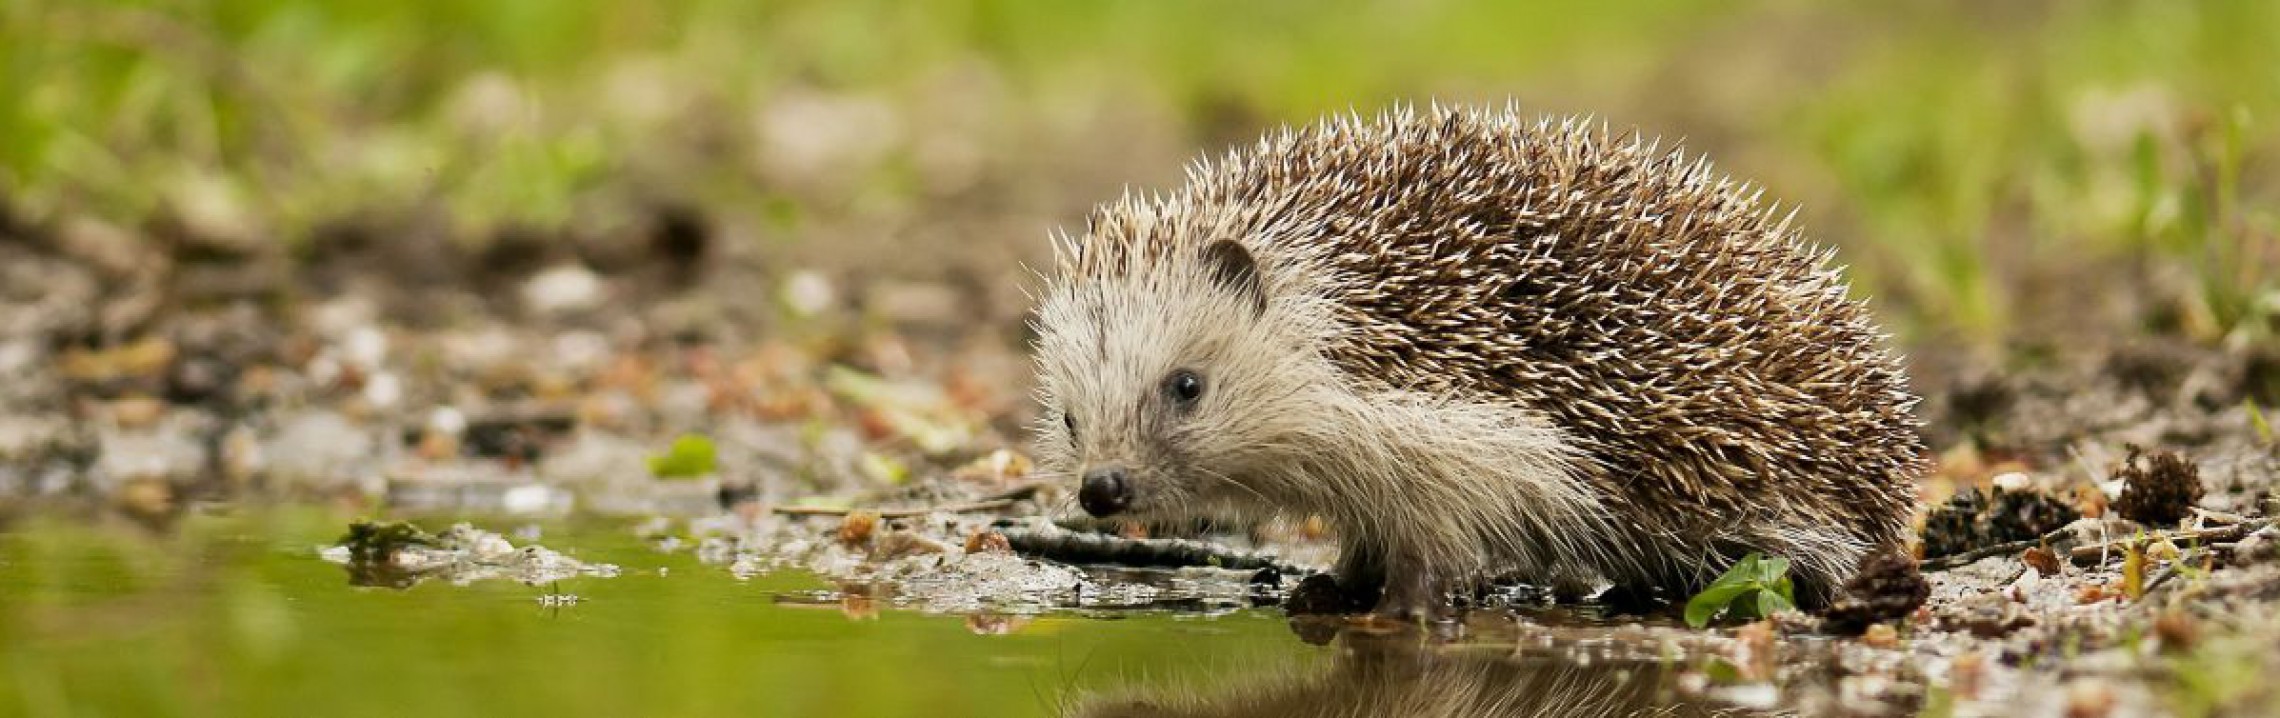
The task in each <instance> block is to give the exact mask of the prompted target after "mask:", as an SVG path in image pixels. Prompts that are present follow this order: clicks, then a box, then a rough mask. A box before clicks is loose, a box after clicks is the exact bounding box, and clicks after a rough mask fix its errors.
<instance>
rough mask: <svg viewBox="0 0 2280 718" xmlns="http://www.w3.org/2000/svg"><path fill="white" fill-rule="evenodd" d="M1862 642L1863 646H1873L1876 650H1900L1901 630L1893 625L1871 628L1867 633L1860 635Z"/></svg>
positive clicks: (1878, 625)
mask: <svg viewBox="0 0 2280 718" xmlns="http://www.w3.org/2000/svg"><path fill="white" fill-rule="evenodd" d="M1860 642H1861V643H1862V644H1863V645H1867V646H1873V647H1876V648H1899V647H1900V631H1899V629H1896V628H1893V627H1892V624H1889V623H1879V624H1876V625H1872V626H1869V627H1868V630H1866V631H1862V632H1861V634H1860Z"/></svg>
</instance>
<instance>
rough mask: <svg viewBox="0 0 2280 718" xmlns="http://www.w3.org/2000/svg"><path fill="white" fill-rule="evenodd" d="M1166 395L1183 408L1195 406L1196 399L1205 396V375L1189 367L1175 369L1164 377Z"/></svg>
mask: <svg viewBox="0 0 2280 718" xmlns="http://www.w3.org/2000/svg"><path fill="white" fill-rule="evenodd" d="M1164 395H1165V396H1169V397H1171V398H1172V403H1173V404H1176V405H1178V406H1179V408H1181V409H1189V408H1193V407H1194V406H1195V401H1196V400H1197V399H1201V398H1203V377H1202V376H1198V375H1197V374H1196V373H1195V372H1194V371H1191V370H1188V369H1180V370H1178V371H1174V372H1172V375H1171V376H1167V377H1164Z"/></svg>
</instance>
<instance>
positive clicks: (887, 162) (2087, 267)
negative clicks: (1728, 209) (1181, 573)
mask: <svg viewBox="0 0 2280 718" xmlns="http://www.w3.org/2000/svg"><path fill="white" fill-rule="evenodd" d="M2275 36H2280V5H2275V4H2273V3H2266V2H2252V1H2248V0H2208V1H2204V2H2188V1H2177V0H2099V1H2096V2H2076V3H2001V4H1995V5H1987V4H1982V3H1967V2H1940V3H1910V4H1843V5H1816V4H1806V3H1795V2H1760V3H1710V2H1679V3H1658V2H1643V1H1639V0H1623V1H1619V2H1607V3H1594V4H1587V5H1582V6H1574V5H1567V4H1560V5H1552V4H1518V3H1493V2H1480V3H1459V2H1358V3H1357V2H1336V3H1314V2H1256V3H1218V2H1201V1H1170V2H1137V1H1124V2H1105V3H1063V2H1050V1H1048V0H968V1H965V2H940V3H890V2H880V1H876V0H863V1H856V2H827V1H824V0H795V1H791V2H772V3H744V2H730V1H727V0H666V1H663V2H629V1H612V2H605V1H595V0H588V1H582V2H559V1H551V0H507V1H502V2H480V3H461V2H445V1H443V0H408V1H399V2H362V1H359V2H339V3H292V2H280V1H278V0H210V1H206V2H187V1H186V2H150V3H134V2H76V1H70V0H24V1H20V2H12V3H8V4H7V5H6V6H4V7H0V85H4V86H5V87H7V88H8V90H7V91H6V92H0V202H5V203H6V206H7V207H8V208H9V209H10V211H11V212H12V213H14V214H15V215H17V216H19V217H20V218H22V219H23V220H24V221H26V222H28V223H30V224H33V225H35V226H47V227H54V226H62V225H64V224H66V223H67V222H69V221H74V220H89V219H92V220H100V221H104V222H109V223H112V224H118V225H124V226H127V227H130V228H132V227H165V226H173V225H183V224H187V225H190V226H191V227H193V228H194V229H199V230H200V231H208V232H220V233H224V234H232V233H234V234H238V235H243V236H244V237H246V238H251V239H253V240H255V241H262V242H274V243H280V244H283V245H285V246H288V247H300V246H304V245H305V244H306V243H307V242H309V241H310V239H311V237H313V236H316V234H317V229H318V228H320V227H324V226H326V225H327V224H328V223H334V222H339V221H343V220H344V219H355V218H368V217H374V216H391V215H405V214H420V215H423V216H434V217H437V218H440V219H441V220H443V221H445V222H446V223H447V224H446V226H448V227H449V228H451V230H452V234H453V236H455V237H456V238H458V239H459V240H461V241H464V242H467V243H470V244H480V243H482V242H485V241H487V240H488V239H489V238H491V237H493V236H495V235H497V234H498V233H500V232H502V231H506V230H510V229H515V230H535V231H537V232H539V233H541V234H568V233H575V232H580V231H597V230H592V229H591V228H596V227H600V228H605V229H604V230H599V231H606V228H609V227H615V226H620V225H622V224H624V223H625V222H626V221H627V218H628V217H632V216H635V215H638V214H639V213H640V212H642V211H644V210H645V208H647V207H649V206H651V205H653V204H655V203H658V202H670V203H677V204H686V205H690V206H694V207H698V208H700V209H703V210H705V211H706V212H707V213H708V214H709V215H711V216H715V217H719V218H722V219H723V221H726V222H730V223H737V222H746V223H749V224H750V225H751V226H755V227H760V228H762V229H763V230H765V231H759V232H756V234H761V235H765V236H768V237H772V238H775V239H778V240H780V241H783V242H786V243H789V244H798V243H802V242H810V241H821V240H818V239H817V238H816V237H817V236H818V235H817V234H816V229H815V228H816V227H817V226H819V224H829V223H830V222H831V221H833V220H835V219H844V218H849V217H853V218H858V219H880V218H885V219H887V220H892V221H899V222H904V223H909V222H913V221H916V220H913V219H912V218H929V217H935V216H939V215H941V214H943V213H944V212H949V211H956V212H962V213H965V214H968V215H972V214H984V215H989V214H1002V215H1005V216H1008V217H1017V218H1021V219H1023V220H1028V219H1030V218H1037V224H1038V225H1039V226H1038V227H1037V234H1036V235H1035V236H1029V237H1011V238H1006V237H991V238H989V239H988V241H1027V242H1030V243H1032V244H1034V245H1035V246H1036V247H1042V246H1043V242H1042V240H1041V239H1039V237H1041V236H1042V233H1043V229H1044V226H1043V225H1045V224H1049V223H1060V224H1065V225H1066V224H1073V223H1074V222H1075V221H1076V220H1077V219H1078V217H1079V216H1080V213H1081V211H1082V208H1083V206H1084V205H1085V204H1087V203H1089V202H1092V201H1097V200H1100V199H1104V198H1105V197H1104V196H1102V195H1104V194H1105V193H1107V192H1111V191H1113V190H1114V189H1115V188H1116V187H1119V186H1122V185H1126V184H1135V185H1160V184H1163V183H1166V182H1169V181H1173V180H1174V179H1176V176H1177V175H1176V171H1177V168H1178V167H1179V166H1180V164H1181V163H1184V162H1186V161H1187V160H1188V159H1189V158H1190V157H1192V156H1193V155H1194V154H1196V153H1198V152H1199V151H1217V149H1218V148H1220V147H1222V146H1224V145H1225V144H1226V143H1228V142H1232V141H1238V140H1240V139H1241V138H1244V137H1246V136H1250V135H1254V134H1256V133H1257V132H1258V131H1259V130H1260V129H1261V128H1264V127H1268V126H1271V125H1274V124H1278V123H1283V122H1295V121H1305V120H1307V119H1311V118H1313V117H1316V116H1318V115H1320V114H1322V113H1325V112H1340V111H1347V110H1361V111H1364V112H1367V111H1370V110H1372V109H1373V108H1377V107H1381V106H1383V105H1385V104H1386V103H1388V102H1393V101H1398V100H1418V101H1422V100H1428V99H1432V98H1444V99H1452V100H1488V101H1502V100H1503V99H1504V98H1507V97H1517V98H1519V99H1520V100H1522V101H1523V102H1524V103H1526V104H1528V105H1529V106H1531V107H1535V108H1540V109H1542V110H1545V111H1552V112H1569V113H1590V114H1596V115H1598V116H1600V117H1602V118H1605V119H1607V120H1609V121H1610V122H1613V123H1616V124H1619V125H1631V124H1637V125H1641V126H1643V127H1645V128H1647V129H1648V130H1650V131H1652V132H1656V133H1662V134H1672V135H1682V136H1685V137H1688V138H1691V139H1690V143H1689V144H1690V146H1691V147H1693V148H1695V149H1699V150H1706V151H1710V152H1712V153H1713V154H1714V155H1715V156H1716V157H1717V158H1718V159H1719V160H1720V161H1721V163H1722V166H1723V167H1724V168H1726V169H1728V170H1730V171H1733V172H1736V173H1737V174H1741V175H1743V176H1746V177H1750V178H1752V179H1756V180H1758V181H1760V182H1761V183H1762V184H1765V185H1766V186H1767V187H1768V188H1769V190H1770V192H1769V195H1770V196H1774V197H1780V198H1783V199H1784V200H1787V201H1789V202H1791V203H1795V204H1800V205H1802V206H1803V208H1804V210H1805V211H1804V215H1803V219H1804V221H1805V222H1806V224H1805V226H1806V227H1807V228H1808V229H1809V230H1811V231H1812V233H1813V234H1814V235H1815V236H1817V237H1819V238H1822V239H1824V240H1826V241H1830V242H1835V243H1837V244H1840V245H1843V247H1844V249H1845V255H1844V256H1845V258H1846V260H1847V261H1848V262H1849V263H1850V264H1851V265H1852V266H1853V267H1854V271H1855V273H1856V276H1858V277H1859V278H1860V280H1861V282H1862V283H1863V285H1864V290H1863V291H1864V292H1865V293H1867V294H1869V295H1871V296H1874V297H1876V298H1877V299H1878V301H1879V302H1880V304H1881V305H1882V306H1883V307H1884V308H1885V310H1886V311H1888V312H1890V313H1892V314H1893V315H1895V318H1896V319H1897V322H1896V323H1897V324H1899V325H1900V326H1901V327H1903V329H1904V331H1905V332H1906V333H1908V334H1909V335H1911V336H1913V337H1916V338H1936V337H1949V338H1961V339H1966V340H1970V341H1993V340H1997V339H1999V338H2002V337H2005V336H2008V335H2010V334H2013V333H2015V332H2017V331H2019V330H2021V329H2022V328H2031V327H2033V326H2034V325H2035V324H2036V323H2037V322H2038V321H2040V320H2041V319H2043V318H2046V317H2048V316H2051V315H2053V314H2056V315H2067V314H2072V313H2083V312H2081V311H2079V310H2080V307H2079V305H2080V304H2081V302H2080V301H2079V299H2080V298H2079V297H2076V296H2074V295H2075V294H2082V293H2087V294H2089V295H2091V296H2093V297H2095V296H2098V295H2100V294H2101V292H2103V293H2104V294H2105V295H2106V296H2113V295H2114V294H2115V293H2142V294H2145V295H2146V296H2144V297H2143V298H2142V300H2139V301H2138V304H2139V305H2140V306H2139V307H2138V310H2137V311H2136V313H2135V314H2133V315H2131V316H2128V317H2125V319H2127V320H2128V321H2134V322H2137V323H2139V324H2140V325H2141V326H2143V327H2146V328H2152V329H2157V330H2163V331H2174V332H2178V333H2182V334H2186V335H2189V336H2195V337H2200V338H2204V339H2217V338H2223V337H2228V336H2230V337H2235V338H2245V339H2249V340H2262V339H2267V338H2268V337H2269V335H2270V333H2271V330H2272V316H2271V315H2272V313H2273V312H2274V310H2275V304H2276V303H2280V300H2275V298H2274V297H2275V288H2276V281H2280V280H2276V278H2275V277H2274V269H2273V268H2274V267H2276V266H2280V256H2276V255H2280V238H2276V236H2280V220H2276V219H2275V213H2274V210H2273V207H2274V206H2275V199H2276V195H2280V180H2276V178H2280V169H2276V167H2280V164H2276V158H2280V133H2276V132H2274V131H2272V128H2274V127H2275V126H2280V125H2276V123H2280V49H2275V43H2272V42H2270V38H2271V37H2275ZM800 103H807V105H808V106H812V107H821V108H823V110H824V111H825V112H824V114H821V115H810V116H811V117H822V118H824V119H823V120H822V121H821V122H820V123H817V122H814V121H810V123H809V125H807V126H803V125H799V124H797V123H794V124H791V125H787V126H788V127H790V128H791V129H790V130H786V131H783V132H785V133H788V134H787V135H786V136H788V137H789V138H790V142H791V143H792V144H802V145H810V146H818V147H823V148H824V150H823V152H824V154H823V155H822V156H823V157H824V158H825V160H824V162H823V166H824V167H827V168H828V169H829V170H830V171H829V172H828V173H826V172H821V171H816V170H815V167H813V166H810V165H801V164H799V163H797V162H787V161H785V160H784V156H785V152H784V151H783V149H782V147H781V145H782V144H783V143H784V140H783V139H782V138H779V139H778V140H776V142H777V144H770V142H771V140H770V139H769V136H768V133H769V131H768V130H766V129H764V128H766V127H768V126H769V123H770V122H771V121H773V120H772V119H771V118H775V119H782V117H785V116H790V117H794V118H795V119H796V118H797V117H798V115H796V114H786V113H779V111H780V110H784V109H785V108H788V107H795V106H799V105H800ZM833 113H837V114H833ZM879 117H884V118H886V122H885V124H884V125H876V124H875V123H874V124H864V123H865V122H871V121H872V120H875V119H877V118H879ZM849 118H854V120H857V121H848V122H842V121H843V120H848V119H849ZM865 118H872V120H866V119H865ZM834 125H844V126H849V127H856V128H872V127H885V128H887V131H885V132H882V133H880V135H881V136H882V137H884V139H881V140H880V141H879V142H878V145H879V146H878V147H875V148H865V147H854V148H852V149H850V148H847V147H837V148H836V149H834V146H833V145H832V144H831V141H829V139H828V138H821V137H819V136H817V135H815V134H813V133H809V132H807V130H809V129H813V127H817V126H820V127H824V128H830V127H832V126H834ZM857 144H861V143H860V142H858V143H857ZM945 157H947V158H951V159H950V160H945V159H944V158H945ZM960 158H963V159H960ZM960 163H964V164H960ZM945 167H948V168H950V169H947V170H946V169H944V168H945ZM961 167H965V168H966V169H959V168H961ZM827 174H828V175H830V176H825V175H827ZM945 178H948V179H945ZM154 219H158V220H164V221H157V222H154ZM169 223H172V224H169ZM975 241H980V240H975ZM1007 274H1008V276H1012V275H1013V274H1014V272H1013V271H1012V270H1011V269H1010V268H1009V269H1008V272H1007ZM2085 276H2087V277H2092V278H2095V279H2094V280H2093V281H2088V282H2086V281H2085V280H2084V279H2083V277H2085ZM2109 282H2110V283H2111V284H2112V286H2110V287H2109V286H2105V285H2106V284H2108V283H2109ZM2136 328H2139V327H2138V326H2127V325H2125V326H2121V327H2116V329H2119V330H2133V329H2136Z"/></svg>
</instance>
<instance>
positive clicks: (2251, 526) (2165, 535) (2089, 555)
mask: <svg viewBox="0 0 2280 718" xmlns="http://www.w3.org/2000/svg"><path fill="white" fill-rule="evenodd" d="M2271 523H2272V520H2271V519H2257V520H2254V521H2244V522H2241V523H2237V524H2233V525H2231V526H2225V527H2221V528H2213V529H2201V530H2199V531H2168V532H2160V531H2156V532H2153V533H2148V534H2146V535H2145V536H2144V537H2143V538H2142V539H2141V538H2137V537H2132V538H2128V539H2123V540H2120V541H2109V542H2106V543H2100V544H2091V545H2088V546H2076V547H2074V550H2073V551H2071V552H2069V554H2068V555H2069V557H2071V558H2073V559H2074V563H2075V564H2077V565H2086V564H2094V563H2098V562H2099V561H2100V560H2101V557H2102V556H2105V555H2106V552H2107V551H2110V550H2113V549H2118V548H2124V547H2127V546H2129V545H2130V543H2131V542H2133V541H2140V540H2143V541H2147V542H2153V541H2172V542H2174V541H2201V542H2208V541H2238V540H2240V539H2241V538H2242V537H2245V536H2247V535H2249V534H2251V533H2255V532H2256V531H2257V530H2258V529H2262V528H2264V527H2265V526H2269V525H2271Z"/></svg>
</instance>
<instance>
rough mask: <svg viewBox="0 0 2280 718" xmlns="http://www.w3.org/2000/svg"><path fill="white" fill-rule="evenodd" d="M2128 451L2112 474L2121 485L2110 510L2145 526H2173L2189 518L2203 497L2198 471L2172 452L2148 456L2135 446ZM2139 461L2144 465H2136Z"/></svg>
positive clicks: (2199, 472) (2191, 464) (2199, 470)
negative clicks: (2142, 459) (2120, 489)
mask: <svg viewBox="0 0 2280 718" xmlns="http://www.w3.org/2000/svg"><path fill="white" fill-rule="evenodd" d="M2129 450H2130V456H2129V458H2128V459H2126V460H2124V461H2123V462H2122V465H2121V467H2120V468H2119V469H2117V470H2115V472H2114V479H2115V480H2116V481H2120V482H2121V483H2122V495H2121V496H2120V497H2119V498H2116V499H2115V500H2114V504H2113V506H2114V510H2115V511H2117V512H2120V513H2121V515H2122V517H2123V518H2126V519H2129V520H2131V521H2136V522H2138V523H2141V524H2145V525H2148V526H2175V525H2176V524H2177V522H2179V521H2183V520H2185V517H2187V516H2191V515H2192V513H2193V506H2194V505H2195V504H2198V503H2200V501H2201V497H2202V495H2204V494H2205V493H2207V491H2206V489H2204V488H2203V487H2202V486H2201V467H2200V466H2199V465H2197V464H2194V463H2193V462H2191V461H2188V460H2186V459H2185V457H2183V456H2180V455H2178V454H2177V452H2174V451H2154V452H2152V453H2150V454H2149V453H2144V452H2141V451H2140V450H2139V449H2138V447H2135V446H2132V447H2130V448H2129ZM2141 457H2142V458H2144V459H2145V461H2143V462H2140V461H2139V459H2140V458H2141Z"/></svg>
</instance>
